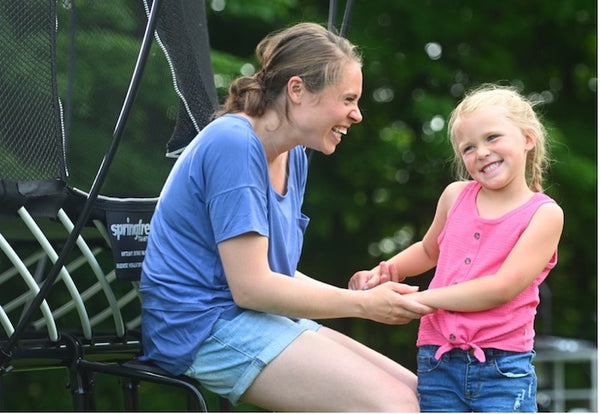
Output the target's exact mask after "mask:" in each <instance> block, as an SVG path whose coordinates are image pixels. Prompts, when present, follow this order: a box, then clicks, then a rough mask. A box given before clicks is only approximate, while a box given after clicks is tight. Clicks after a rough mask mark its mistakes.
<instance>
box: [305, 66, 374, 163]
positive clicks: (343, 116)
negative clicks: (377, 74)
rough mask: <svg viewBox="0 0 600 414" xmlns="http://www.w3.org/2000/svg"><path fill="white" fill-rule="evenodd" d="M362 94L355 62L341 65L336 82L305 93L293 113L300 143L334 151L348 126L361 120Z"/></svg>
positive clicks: (313, 147)
mask: <svg viewBox="0 0 600 414" xmlns="http://www.w3.org/2000/svg"><path fill="white" fill-rule="evenodd" d="M305 92H306V91H305ZM361 94H362V70H361V66H360V64H358V63H357V62H354V61H351V62H349V63H348V64H346V65H345V66H343V67H342V68H341V71H340V78H339V82H338V83H337V84H336V85H330V86H327V87H325V89H323V90H322V91H321V92H319V93H316V94H313V93H309V92H308V93H305V95H304V96H303V99H302V100H301V102H300V104H299V106H297V107H296V110H295V111H294V115H293V118H294V123H295V126H296V127H297V128H298V129H299V130H300V131H298V132H299V135H298V140H299V145H304V146H306V147H308V148H312V149H314V150H316V151H320V152H322V153H324V154H331V153H333V152H334V151H335V147H336V146H337V145H338V144H339V143H340V142H341V141H342V138H343V137H344V136H345V135H346V133H347V132H348V129H349V128H350V126H351V125H352V124H354V123H358V122H360V121H362V114H361V113H360V109H359V108H358V100H359V99H360V96H361Z"/></svg>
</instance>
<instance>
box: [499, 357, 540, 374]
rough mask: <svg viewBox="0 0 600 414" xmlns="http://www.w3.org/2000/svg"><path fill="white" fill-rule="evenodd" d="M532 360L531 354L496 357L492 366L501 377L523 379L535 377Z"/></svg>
mask: <svg viewBox="0 0 600 414" xmlns="http://www.w3.org/2000/svg"><path fill="white" fill-rule="evenodd" d="M532 360H533V352H522V353H520V352H519V353H514V354H506V355H502V356H498V357H496V358H495V359H494V365H495V367H496V370H497V371H498V373H499V374H500V375H502V376H503V377H506V378H523V377H527V376H531V375H535V369H534V368H533V364H532Z"/></svg>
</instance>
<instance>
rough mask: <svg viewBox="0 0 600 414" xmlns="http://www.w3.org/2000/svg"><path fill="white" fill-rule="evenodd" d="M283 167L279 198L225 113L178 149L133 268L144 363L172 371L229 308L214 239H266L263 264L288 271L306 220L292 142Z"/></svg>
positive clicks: (235, 119) (244, 130) (247, 138)
mask: <svg viewBox="0 0 600 414" xmlns="http://www.w3.org/2000/svg"><path fill="white" fill-rule="evenodd" d="M288 171H289V173H288V182H287V192H286V194H285V195H281V194H279V193H277V192H276V191H274V190H273V188H272V187H271V184H270V180H269V170H268V167H267V160H266V156H265V152H264V149H263V146H262V143H261V142H260V140H259V139H258V137H257V136H256V135H255V133H254V130H253V129H252V126H251V125H250V123H249V122H248V120H247V119H245V118H243V117H241V116H237V115H232V114H227V115H224V116H222V117H220V118H218V119H216V120H214V121H213V122H211V123H210V124H209V125H207V126H206V127H205V128H204V130H202V132H201V133H200V134H199V135H198V136H197V137H196V138H195V139H194V140H193V141H192V142H191V143H190V144H189V145H188V147H187V148H186V150H185V151H184V152H183V153H182V154H181V156H180V157H179V159H178V160H177V162H176V163H175V165H174V167H173V170H172V171H171V173H170V174H169V177H168V178H167V181H166V183H165V186H164V188H163V190H162V192H161V195H160V199H159V202H158V204H157V206H156V211H155V213H154V215H153V217H152V222H151V225H150V234H149V238H148V247H147V250H146V256H145V258H144V263H143V265H142V278H141V283H140V292H141V294H142V335H143V346H144V357H143V358H144V359H151V360H153V361H154V362H156V363H157V365H159V366H161V367H162V368H164V369H166V370H168V371H170V372H172V373H173V374H180V373H182V372H184V371H185V370H186V369H187V368H188V367H189V366H190V365H191V364H192V362H193V359H194V357H195V355H196V353H197V350H198V348H199V346H200V344H201V343H202V341H204V340H205V339H206V337H207V336H208V335H209V333H210V330H211V328H212V326H213V324H214V323H215V321H216V320H217V318H219V317H220V316H224V317H228V318H231V317H233V316H235V315H236V314H237V313H239V311H240V309H239V308H238V307H237V306H236V304H235V303H234V302H233V298H232V295H231V291H230V290H229V286H228V284H227V280H226V278H225V272H224V270H223V265H222V264H221V260H220V257H219V253H218V250H217V244H218V243H220V242H222V241H224V240H227V239H230V238H232V237H236V236H239V235H242V234H244V233H248V232H256V233H258V234H260V235H263V236H265V237H268V238H269V253H268V260H269V265H270V267H271V270H273V271H275V272H279V273H282V274H285V275H289V276H292V277H293V275H294V273H295V271H296V267H297V265H298V261H299V259H300V253H301V250H302V243H303V238H304V231H305V230H306V227H307V225H308V221H309V219H308V217H307V216H305V215H304V214H303V213H302V212H301V206H302V201H303V197H304V189H305V186H306V176H307V160H306V154H305V152H304V149H303V148H302V147H295V148H294V149H292V150H291V151H290V154H289V165H288ZM248 277H249V278H251V277H252V275H251V274H248Z"/></svg>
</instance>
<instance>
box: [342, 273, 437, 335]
mask: <svg viewBox="0 0 600 414" xmlns="http://www.w3.org/2000/svg"><path fill="white" fill-rule="evenodd" d="M404 279H405V277H404V276H400V274H399V273H398V270H397V269H396V266H394V265H393V264H392V263H390V262H385V261H383V262H381V263H379V265H378V266H376V267H375V268H373V269H371V270H361V271H359V272H356V273H355V274H354V275H353V276H352V277H351V278H350V281H349V282H348V288H349V289H351V290H363V291H365V294H366V295H369V298H370V299H372V301H366V302H367V303H369V304H370V306H369V308H367V309H366V317H367V318H369V319H372V320H374V321H377V322H382V323H387V324H390V325H403V324H406V323H408V322H410V321H412V320H413V319H418V318H420V317H421V316H423V315H426V314H428V313H431V312H435V309H434V308H431V307H429V306H426V305H423V304H421V303H419V302H417V301H415V300H414V298H411V296H414V295H411V294H414V293H416V292H417V291H418V287H416V286H409V285H405V284H400V283H399V282H402V281H403V280H404Z"/></svg>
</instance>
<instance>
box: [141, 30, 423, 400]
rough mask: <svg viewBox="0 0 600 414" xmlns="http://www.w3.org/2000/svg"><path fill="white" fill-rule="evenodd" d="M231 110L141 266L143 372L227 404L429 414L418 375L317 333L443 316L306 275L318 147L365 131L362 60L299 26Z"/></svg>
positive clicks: (169, 195)
mask: <svg viewBox="0 0 600 414" xmlns="http://www.w3.org/2000/svg"><path fill="white" fill-rule="evenodd" d="M256 52H257V57H258V61H259V63H260V64H261V69H260V71H258V72H257V73H256V74H255V75H254V76H251V77H248V76H242V77H240V78H238V79H236V80H234V81H233V83H232V84H231V86H230V91H229V96H228V99H227V101H226V103H225V105H224V109H223V111H222V112H221V113H220V116H219V117H217V118H216V119H215V120H214V121H213V122H212V123H210V124H209V125H208V126H207V127H206V128H205V129H204V130H203V131H202V132H201V133H200V134H199V135H198V137H196V138H195V139H194V140H193V141H192V142H191V143H190V145H189V146H188V147H187V148H186V150H185V151H184V153H183V154H182V155H181V157H180V158H179V159H178V161H177V163H176V165H175V166H174V168H173V171H172V172H171V174H170V176H169V178H168V179H167V182H166V184H165V187H164V189H163V191H162V193H161V197H160V201H159V203H158V205H157V208H156V212H155V214H154V217H153V219H152V224H151V231H150V237H149V242H148V250H147V252H146V258H145V261H144V265H143V274H142V281H141V289H140V291H141V293H142V295H143V313H142V327H143V338H144V350H145V358H147V359H150V360H153V361H154V362H155V363H156V364H158V365H159V366H161V367H163V368H165V369H167V370H168V371H170V372H172V373H173V374H180V373H185V374H186V375H189V376H192V377H195V378H197V379H198V380H199V381H200V382H201V383H202V385H203V386H204V387H206V388H207V389H209V390H211V391H214V392H215V393H218V394H220V395H222V396H225V397H227V398H228V399H229V400H230V401H231V402H232V403H234V404H235V403H237V402H238V401H243V402H246V403H250V404H253V405H256V406H259V407H262V408H265V409H268V410H274V411H284V410H291V411H329V410H335V411H350V410H358V411H417V410H418V402H417V399H416V396H415V390H416V378H415V376H414V374H412V373H411V372H409V371H408V370H407V369H405V368H404V367H402V366H400V365H398V364H397V363H395V362H394V361H392V360H391V359H388V358H386V357H384V356H383V355H380V354H378V353H376V352H375V351H373V350H371V349H369V348H367V347H366V346H364V345H362V344H360V343H358V342H356V341H354V340H352V339H351V338H349V337H347V336H344V335H342V334H341V333H339V332H336V331H334V330H332V329H329V328H326V327H323V326H321V325H319V324H317V323H316V322H314V321H313V320H311V319H324V318H338V317H360V318H367V319H371V320H374V321H378V322H383V323H388V324H404V323H407V322H408V321H410V320H412V319H414V318H419V317H420V316H421V315H423V314H426V313H428V312H430V311H432V309H431V308H429V307H427V306H424V305H420V304H418V303H416V302H412V301H409V300H407V299H406V298H404V297H403V296H402V294H404V293H409V292H414V289H413V288H412V287H409V286H406V285H400V284H396V283H388V284H382V285H380V286H378V287H376V288H375V289H372V290H369V291H352V290H347V289H341V288H337V287H334V286H331V285H328V284H325V283H322V282H319V281H316V280H315V279H312V278H310V277H308V276H306V275H304V274H302V273H300V272H299V271H298V270H297V269H296V266H297V264H298V261H299V257H300V252H301V249H302V242H303V234H304V231H305V229H306V227H307V225H308V221H309V219H308V217H306V216H305V215H304V214H302V212H301V206H302V201H303V196H304V189H305V184H306V175H307V160H306V155H305V147H308V148H311V149H313V150H316V151H321V152H322V153H324V154H331V153H333V152H334V151H335V147H336V146H337V145H338V144H339V143H340V142H341V140H342V137H343V136H345V135H346V133H347V132H348V130H349V128H350V126H351V125H352V124H354V123H358V122H360V121H361V120H362V115H361V112H360V110H359V108H358V100H359V98H360V95H361V92H362V73H361V58H360V56H359V54H358V52H357V50H356V47H355V46H353V45H352V44H351V43H350V42H348V41H347V40H346V39H344V38H342V37H339V36H337V35H335V34H333V33H331V32H329V31H327V30H326V29H324V28H323V27H321V26H320V25H317V24H313V23H301V24H297V25H295V26H292V27H290V28H287V29H285V30H282V31H279V32H276V33H272V34H271V35H269V36H267V37H266V38H265V39H263V40H262V41H261V42H260V43H259V45H258V46H257V49H256Z"/></svg>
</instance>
